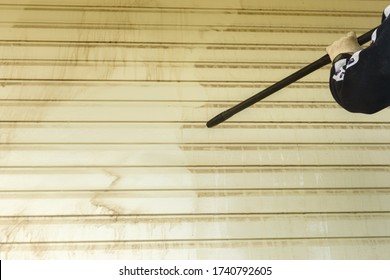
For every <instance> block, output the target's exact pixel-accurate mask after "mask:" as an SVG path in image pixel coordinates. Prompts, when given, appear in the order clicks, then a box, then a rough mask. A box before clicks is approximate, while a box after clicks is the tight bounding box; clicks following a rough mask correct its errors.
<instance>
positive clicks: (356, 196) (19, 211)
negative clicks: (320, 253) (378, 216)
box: [0, 189, 390, 217]
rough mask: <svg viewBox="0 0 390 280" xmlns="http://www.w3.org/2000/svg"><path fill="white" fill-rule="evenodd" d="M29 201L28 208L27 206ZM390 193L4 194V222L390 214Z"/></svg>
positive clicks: (126, 192)
mask: <svg viewBox="0 0 390 280" xmlns="http://www.w3.org/2000/svg"><path fill="white" fill-rule="evenodd" d="M26 200H28V203H26ZM389 211H390V190H389V189H372V190H257V191H256V190H252V191H241V190H232V191H230V190H222V191H205V190H201V191H177V190H174V191H169V192H163V191H155V190H153V191H109V190H108V189H106V190H104V191H102V192H96V191H95V192H80V191H73V192H38V193H37V192H22V193H21V192H3V193H2V209H0V215H1V216H7V217H9V216H64V215H72V216H85V215H113V216H120V215H137V214H142V215H177V214H187V215H191V214H217V213H225V214H237V213H242V214H248V215H249V214H251V213H258V214H260V213H263V214H265V213H271V214H272V213H273V214H283V213H296V214H305V213H339V212H389Z"/></svg>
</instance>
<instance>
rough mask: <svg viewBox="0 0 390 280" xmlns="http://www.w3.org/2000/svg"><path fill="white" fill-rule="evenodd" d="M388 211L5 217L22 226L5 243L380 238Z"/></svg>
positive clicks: (5, 225) (3, 226)
mask: <svg viewBox="0 0 390 280" xmlns="http://www.w3.org/2000/svg"><path fill="white" fill-rule="evenodd" d="M388 215H389V214H366V215H361V214H354V215H351V214H339V215H329V214H325V215H305V216H298V215H286V216H285V217H280V216H278V215H246V216H245V215H237V216H229V215H224V216H202V215H200V216H158V217H155V216H145V217H117V218H110V217H96V218H94V217H90V218H80V217H74V218H69V217H64V218H61V219H58V218H20V219H18V220H16V221H15V220H11V219H4V218H3V219H0V231H1V232H5V233H7V232H9V228H10V227H11V226H12V225H13V224H15V223H17V224H20V225H21V228H20V230H19V231H18V232H16V233H15V234H13V235H12V237H11V236H9V234H8V235H7V234H6V238H5V239H4V240H2V241H3V243H10V242H12V243H19V242H22V243H23V242H25V240H29V242H92V243H93V242H96V241H97V242H99V241H100V242H101V241H106V242H109V241H112V240H116V239H117V233H118V232H122V235H121V238H122V240H128V241H135V242H137V241H146V240H147V241H154V240H166V241H170V240H191V239H193V240H199V239H225V238H226V236H229V238H231V239H282V238H283V239H295V238H300V239H304V238H308V239H309V238H344V237H350V238H358V237H362V235H364V236H365V237H374V238H378V237H386V236H388V235H389V234H390V219H389V217H388ZM206 229H207V230H206ZM243 229H244V230H243ZM9 237H11V238H9Z"/></svg>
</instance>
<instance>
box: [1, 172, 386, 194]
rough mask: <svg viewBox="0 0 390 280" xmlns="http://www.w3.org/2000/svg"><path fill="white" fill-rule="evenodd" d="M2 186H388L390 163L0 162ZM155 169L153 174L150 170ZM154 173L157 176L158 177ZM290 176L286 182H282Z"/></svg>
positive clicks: (37, 188)
mask: <svg viewBox="0 0 390 280" xmlns="http://www.w3.org/2000/svg"><path fill="white" fill-rule="evenodd" d="M0 171H1V175H0V186H1V188H0V191H3V192H4V191H12V190H14V191H58V192H59V194H61V191H75V190H84V191H94V190H96V191H104V190H106V189H111V190H145V191H148V190H150V191H154V190H161V191H171V190H193V191H196V190H222V189H226V190H256V189H276V190H278V189H280V190H283V189H303V190H304V189H308V190H310V189H371V188H378V189H379V188H388V187H389V185H388V182H389V180H390V167H389V166H361V165H356V166H328V167H325V166H309V167H304V166H276V167H264V166H261V167H248V166H247V167H245V168H242V167H213V168H208V167H174V168H172V167H155V168H153V169H150V168H146V167H132V168H125V167H117V168H112V167H110V168H109V167H107V168H92V167H87V168H55V167H46V168H2V169H1V170H0ZM151 175H153V176H151ZM156 178H158V179H156ZM286 182H288V183H286Z"/></svg>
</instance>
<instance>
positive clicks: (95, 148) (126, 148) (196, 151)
mask: <svg viewBox="0 0 390 280" xmlns="http://www.w3.org/2000/svg"><path fill="white" fill-rule="evenodd" d="M3 153H4V154H6V155H7V157H6V158H5V157H3V158H0V166H4V167H6V166H8V167H27V166H37V167H39V166H70V167H71V166H94V167H95V166H108V167H109V166H132V167H136V166H152V167H153V166H159V167H161V166H183V167H185V166H209V167H212V166H252V165H255V166H257V165H258V166H262V165H265V166H268V165H337V164H339V165H355V164H356V165H388V164H389V158H390V145H375V146H367V145H363V146H362V145H341V144H336V145H333V146H328V145H310V144H308V145H303V144H302V145H298V144H291V145H283V144H280V145H276V144H270V145H266V144H265V145H256V144H254V145H245V146H244V145H225V146H221V145H172V144H167V145H164V146H162V145H153V144H151V145H145V144H143V145H141V144H137V145H96V144H95V145H88V146H87V145H66V146H65V145H50V146H47V145H3Z"/></svg>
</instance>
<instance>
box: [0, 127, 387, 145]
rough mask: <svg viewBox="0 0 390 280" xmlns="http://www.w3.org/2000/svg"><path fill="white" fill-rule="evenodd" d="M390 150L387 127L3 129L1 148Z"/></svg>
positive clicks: (0, 128)
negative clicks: (300, 146)
mask: <svg viewBox="0 0 390 280" xmlns="http://www.w3.org/2000/svg"><path fill="white" fill-rule="evenodd" d="M335 139H337V143H339V144H342V143H345V144H349V143H351V144H352V143H354V144H364V143H371V144H373V143H378V144H390V125H388V124H386V123H383V124H375V123H372V124H359V123H356V124H348V123H344V124H327V123H322V124H321V123H319V124H311V125H309V124H301V123H286V124H282V123H280V124H253V125H250V124H237V125H235V124H224V125H221V126H220V127H218V128H216V129H212V130H210V129H205V127H204V124H185V125H182V124H177V123H158V124H155V123H70V124H67V123H17V124H14V123H4V122H3V123H0V143H4V144H6V143H15V144H16V143H19V144H23V143H27V144H32V143H36V144H43V143H47V144H79V143H84V144H92V143H95V144H114V143H117V144H139V143H149V144H174V143H183V144H184V143H187V144H189V143H193V144H196V143H199V144H200V143H203V144H207V143H215V144H221V143H225V144H229V143H231V144H233V143H237V144H242V145H244V144H249V143H252V144H256V143H257V144H261V143H266V144H269V143H274V144H276V143H281V144H282V143H286V142H287V143H317V144H319V143H322V144H329V143H333V142H334V141H335Z"/></svg>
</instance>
